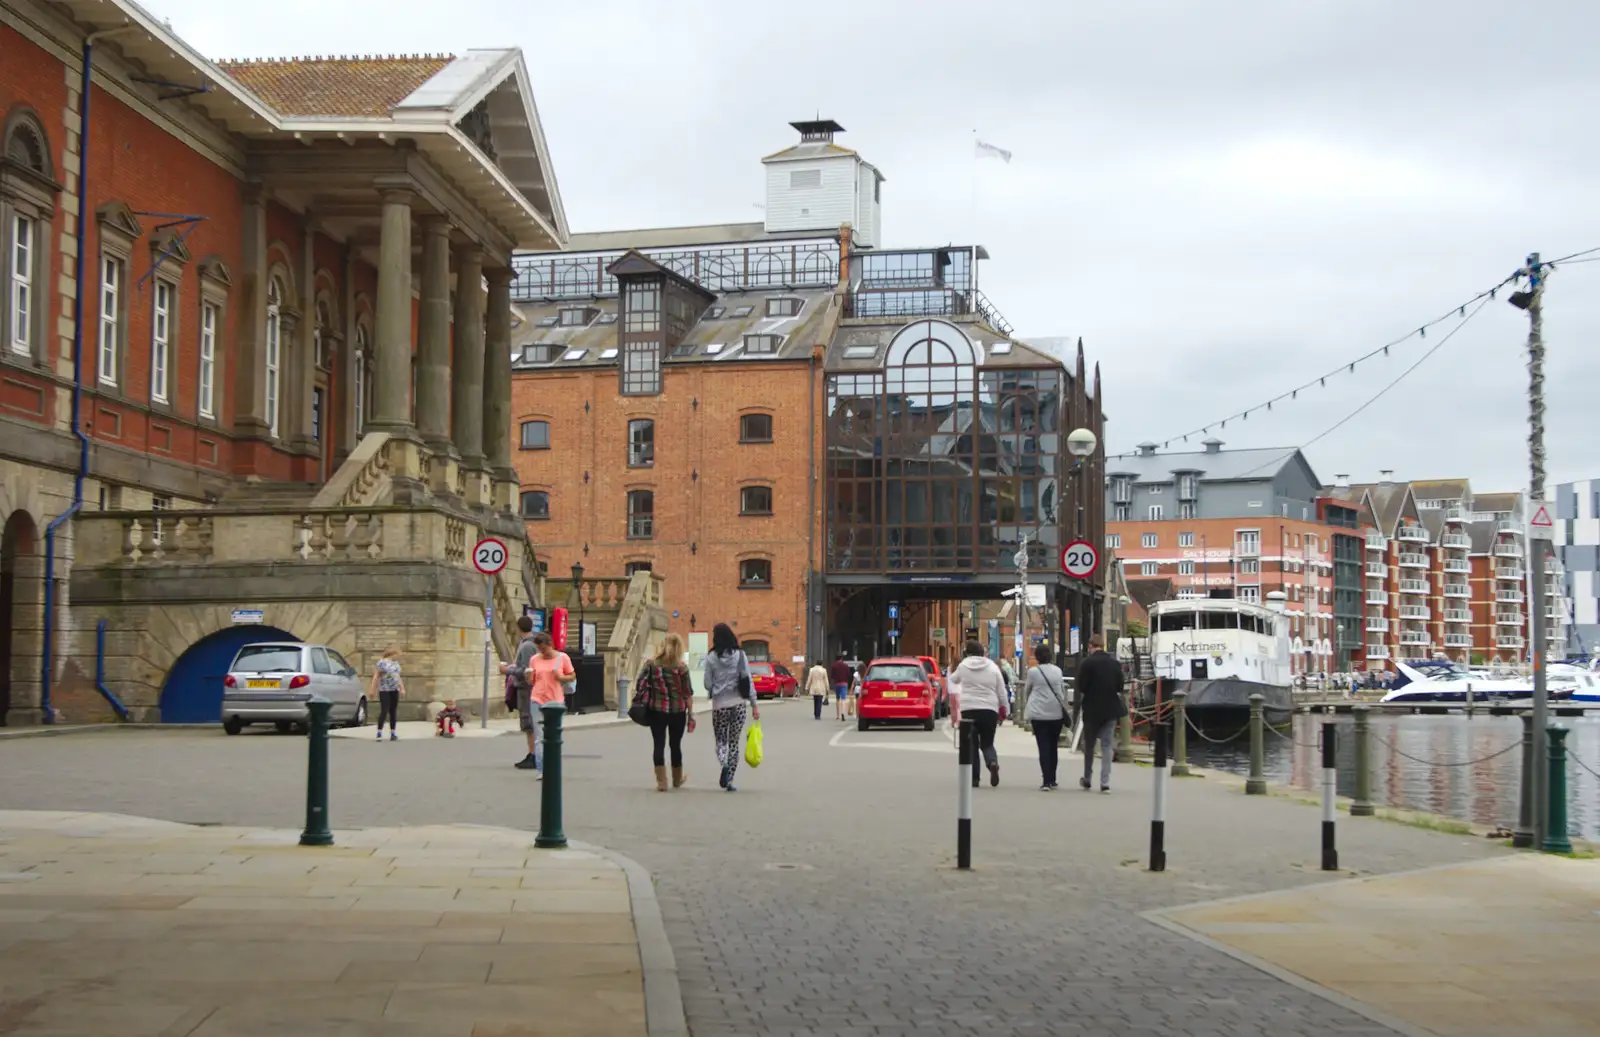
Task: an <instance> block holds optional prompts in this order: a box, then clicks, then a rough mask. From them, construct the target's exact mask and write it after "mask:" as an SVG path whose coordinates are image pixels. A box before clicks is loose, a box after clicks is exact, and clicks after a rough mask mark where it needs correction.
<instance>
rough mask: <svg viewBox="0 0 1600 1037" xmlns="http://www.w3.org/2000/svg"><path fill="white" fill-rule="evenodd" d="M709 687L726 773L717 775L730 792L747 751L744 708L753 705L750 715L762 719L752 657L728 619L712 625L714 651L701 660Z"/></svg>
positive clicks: (713, 728)
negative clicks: (754, 681) (751, 670)
mask: <svg viewBox="0 0 1600 1037" xmlns="http://www.w3.org/2000/svg"><path fill="white" fill-rule="evenodd" d="M701 670H702V673H703V675H704V677H705V686H706V691H707V692H708V693H709V694H710V695H711V732H712V734H714V735H715V736H716V742H717V763H718V764H720V765H721V767H722V775H721V777H720V778H718V779H717V784H719V785H721V786H722V787H723V788H724V789H726V790H727V791H729V792H737V791H739V790H738V789H737V788H735V787H734V784H733V776H734V772H736V771H737V770H738V769H739V756H740V754H742V753H743V751H744V739H743V735H744V711H745V705H746V704H747V703H748V704H749V706H750V715H751V716H752V717H754V718H755V719H756V720H760V719H761V708H760V707H759V706H758V705H757V704H756V693H755V685H754V684H753V683H752V682H751V680H750V660H748V659H746V658H745V654H744V652H743V651H742V650H741V649H740V648H739V639H738V638H737V637H735V636H734V633H733V629H732V628H731V627H729V626H728V624H726V623H718V624H717V625H716V626H715V627H712V628H711V651H710V652H709V653H707V655H706V658H705V662H704V663H702V664H701Z"/></svg>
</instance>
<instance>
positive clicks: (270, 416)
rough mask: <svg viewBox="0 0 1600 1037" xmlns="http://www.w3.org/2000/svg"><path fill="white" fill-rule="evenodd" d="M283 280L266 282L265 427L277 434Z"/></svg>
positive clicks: (274, 279)
mask: <svg viewBox="0 0 1600 1037" xmlns="http://www.w3.org/2000/svg"><path fill="white" fill-rule="evenodd" d="M282 311H283V282H282V281H280V280H278V278H276V277H274V278H273V279H272V280H271V281H270V282H269V283H268V284H267V336H266V347H267V348H266V376H267V413H266V415H265V417H266V419H267V429H268V431H270V432H271V433H272V435H273V438H277V435H278V375H279V371H280V370H281V368H282V357H283V354H282V346H283V313H282Z"/></svg>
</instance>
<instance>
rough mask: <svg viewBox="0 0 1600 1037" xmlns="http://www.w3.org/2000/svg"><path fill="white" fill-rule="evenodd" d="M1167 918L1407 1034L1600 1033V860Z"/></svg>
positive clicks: (1181, 912) (1510, 867) (1524, 865)
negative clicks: (1599, 983) (1598, 974)
mask: <svg viewBox="0 0 1600 1037" xmlns="http://www.w3.org/2000/svg"><path fill="white" fill-rule="evenodd" d="M1154 917H1155V918H1156V919H1157V920H1160V921H1165V922H1167V923H1169V924H1171V925H1172V927H1173V928H1175V929H1177V930H1178V931H1179V932H1182V933H1185V934H1188V935H1192V936H1196V937H1198V938H1200V939H1203V940H1205V941H1206V942H1207V943H1208V944H1210V945H1212V946H1215V947H1218V948H1221V949H1223V950H1226V951H1227V952H1229V953H1231V954H1234V955H1235V956H1237V957H1239V958H1240V959H1241V960H1243V961H1246V962H1249V963H1251V964H1254V965H1257V966H1258V967H1262V968H1265V969H1268V970H1271V971H1273V972H1274V973H1276V974H1278V975H1280V976H1286V978H1290V979H1291V980H1293V981H1300V982H1304V983H1305V985H1306V987H1307V989H1311V990H1316V991H1319V992H1323V991H1331V992H1332V993H1333V994H1334V995H1336V996H1338V997H1339V998H1340V1000H1341V1001H1342V1002H1343V1003H1344V1004H1346V1005H1348V1006H1350V1007H1354V1008H1356V1009H1357V1010H1359V1011H1362V1012H1363V1013H1364V1014H1369V1015H1371V1016H1373V1017H1374V1018H1378V1019H1382V1020H1384V1021H1386V1022H1389V1023H1390V1024H1391V1025H1392V1026H1394V1027H1395V1028H1397V1029H1401V1030H1402V1031H1404V1029H1405V1028H1406V1027H1408V1026H1415V1027H1419V1028H1421V1029H1420V1031H1413V1032H1422V1033H1427V1034H1437V1035H1439V1037H1503V1035H1505V1034H1511V1033H1526V1034H1537V1035H1538V1037H1590V1035H1592V1034H1594V1033H1595V1032H1596V1030H1597V1029H1600V989H1597V988H1596V986H1595V984H1594V976H1595V960H1596V956H1597V955H1600V861H1595V860H1571V859H1568V858H1563V857H1548V856H1543V855H1534V854H1527V855H1523V856H1518V857H1510V858H1500V859H1497V860H1490V861H1479V862H1476V863H1473V864H1463V865H1456V866H1452V867H1444V868H1434V869H1429V870H1426V871H1419V872H1411V873H1407V874H1400V875H1392V876H1387V877H1384V878H1371V879H1361V880H1357V881H1354V882H1339V883H1332V884H1329V885H1323V886H1313V887H1311V888H1309V889H1302V890H1295V891H1293V892H1283V893H1271V894H1266V895H1262V896H1255V897H1246V898H1243V899H1237V900H1229V901H1223V902H1218V903H1212V904H1200V905H1197V906H1194V907H1185V908H1177V909H1174V910H1170V911H1163V912H1158V913H1156V914H1155V915H1154Z"/></svg>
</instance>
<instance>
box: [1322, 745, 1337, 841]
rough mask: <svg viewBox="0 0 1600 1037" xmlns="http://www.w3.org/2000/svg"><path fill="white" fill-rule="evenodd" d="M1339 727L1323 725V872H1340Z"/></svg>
mask: <svg viewBox="0 0 1600 1037" xmlns="http://www.w3.org/2000/svg"><path fill="white" fill-rule="evenodd" d="M1338 761H1339V725H1338V724H1323V725H1322V870H1323V871H1338V870H1339V849H1338V845H1337V844H1336V843H1335V841H1334V835H1335V831H1336V829H1335V822H1337V821H1338V819H1339V762H1338Z"/></svg>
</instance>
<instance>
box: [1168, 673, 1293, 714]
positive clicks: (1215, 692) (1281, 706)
mask: <svg viewBox="0 0 1600 1037" xmlns="http://www.w3.org/2000/svg"><path fill="white" fill-rule="evenodd" d="M1173 686H1174V687H1175V688H1181V689H1183V691H1184V692H1185V695H1184V712H1185V713H1187V714H1188V715H1189V716H1190V717H1192V718H1193V719H1194V721H1195V722H1196V723H1201V722H1204V721H1207V720H1212V719H1216V718H1218V717H1225V716H1229V715H1237V714H1248V713H1249V712H1250V696H1251V695H1260V696H1261V697H1262V699H1263V700H1264V701H1263V702H1262V703H1261V708H1262V710H1263V711H1265V712H1266V713H1267V715H1269V716H1271V717H1273V718H1274V719H1277V718H1279V717H1282V716H1287V715H1288V714H1290V713H1293V712H1294V693H1293V692H1291V691H1290V690H1289V689H1288V688H1285V687H1280V686H1278V685H1275V684H1263V683H1262V682H1260V681H1247V680H1240V679H1238V678H1236V677H1218V678H1215V679H1213V680H1187V681H1175V682H1173Z"/></svg>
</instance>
